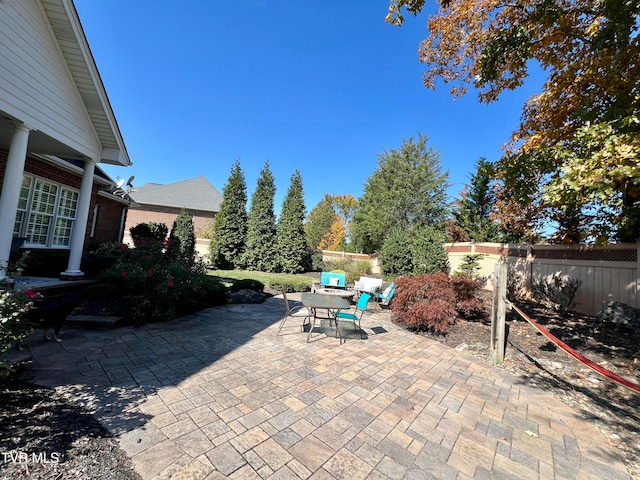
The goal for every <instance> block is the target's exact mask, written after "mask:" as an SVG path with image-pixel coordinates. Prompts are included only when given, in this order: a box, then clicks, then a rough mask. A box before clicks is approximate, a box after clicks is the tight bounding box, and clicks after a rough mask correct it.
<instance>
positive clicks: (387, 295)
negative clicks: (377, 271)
mask: <svg viewBox="0 0 640 480" xmlns="http://www.w3.org/2000/svg"><path fill="white" fill-rule="evenodd" d="M395 291H396V284H395V282H391V284H390V285H389V286H388V287H387V288H385V289H384V292H373V296H374V297H375V298H376V300H377V301H378V302H380V303H382V304H383V305H389V303H390V302H391V299H392V298H393V294H394V293H395Z"/></svg>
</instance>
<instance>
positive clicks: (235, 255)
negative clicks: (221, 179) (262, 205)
mask: <svg viewBox="0 0 640 480" xmlns="http://www.w3.org/2000/svg"><path fill="white" fill-rule="evenodd" d="M246 241H247V184H246V183H245V180H244V173H242V168H240V161H239V160H236V162H235V163H234V164H233V167H231V174H230V175H229V180H228V181H227V184H226V185H225V187H224V189H223V191H222V205H220V212H218V214H217V215H216V218H215V221H214V232H213V238H212V239H211V245H210V247H209V252H210V255H211V262H212V263H213V264H214V265H216V266H217V267H218V268H222V269H228V270H230V269H233V268H237V267H239V266H240V265H241V263H240V260H241V258H242V255H243V254H244V251H245V245H246Z"/></svg>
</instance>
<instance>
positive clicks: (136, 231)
mask: <svg viewBox="0 0 640 480" xmlns="http://www.w3.org/2000/svg"><path fill="white" fill-rule="evenodd" d="M129 233H130V234H131V239H132V240H133V244H134V245H135V247H136V248H142V249H146V250H153V251H158V252H159V251H161V250H162V249H163V248H164V246H165V243H164V242H165V239H166V238H167V233H169V229H168V228H167V226H166V225H165V224H164V223H153V222H150V223H139V224H138V225H135V226H133V227H131V228H130V229H129Z"/></svg>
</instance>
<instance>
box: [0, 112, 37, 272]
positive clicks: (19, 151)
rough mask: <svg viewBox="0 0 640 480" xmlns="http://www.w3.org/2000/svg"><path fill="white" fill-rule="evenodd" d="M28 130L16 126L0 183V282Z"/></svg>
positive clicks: (14, 213)
mask: <svg viewBox="0 0 640 480" xmlns="http://www.w3.org/2000/svg"><path fill="white" fill-rule="evenodd" d="M29 130H30V129H29V127H27V126H26V125H24V124H19V125H17V126H16V130H15V131H14V132H13V136H12V137H11V144H10V146H9V157H8V158H7V168H6V170H5V172H4V181H3V182H2V194H1V196H0V280H1V279H4V278H6V276H7V264H8V262H9V255H10V254H11V240H12V238H13V227H14V225H15V221H16V213H17V212H18V201H19V200H20V188H21V187H22V177H23V175H24V164H25V161H26V159H27V144H28V143H29Z"/></svg>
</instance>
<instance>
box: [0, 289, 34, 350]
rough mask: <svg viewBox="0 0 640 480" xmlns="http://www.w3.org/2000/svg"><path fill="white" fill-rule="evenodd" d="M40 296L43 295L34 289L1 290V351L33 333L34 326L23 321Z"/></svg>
mask: <svg viewBox="0 0 640 480" xmlns="http://www.w3.org/2000/svg"><path fill="white" fill-rule="evenodd" d="M40 298H42V296H41V295H40V294H39V293H37V292H34V291H32V290H26V291H24V292H20V291H17V290H16V291H13V290H12V291H5V290H0V353H2V352H5V351H6V350H7V349H8V348H9V347H11V345H12V344H15V343H16V342H18V341H20V340H22V339H23V338H25V337H26V336H27V335H29V333H31V331H32V328H31V326H29V325H28V324H26V323H25V322H24V321H23V316H24V314H25V313H26V312H28V311H29V310H31V309H32V308H33V307H34V302H35V301H36V300H39V299H40Z"/></svg>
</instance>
